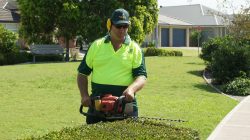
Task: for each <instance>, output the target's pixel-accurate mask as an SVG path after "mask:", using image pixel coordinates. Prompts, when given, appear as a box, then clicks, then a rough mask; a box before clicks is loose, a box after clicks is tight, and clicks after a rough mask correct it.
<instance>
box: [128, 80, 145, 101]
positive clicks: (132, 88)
mask: <svg viewBox="0 0 250 140" xmlns="http://www.w3.org/2000/svg"><path fill="white" fill-rule="evenodd" d="M145 83H146V77H145V76H138V77H136V79H135V81H134V82H133V83H132V84H131V85H129V86H128V88H127V89H126V90H125V91H124V92H123V95H124V96H125V99H126V100H127V101H132V100H134V98H135V93H136V92H137V91H139V90H141V89H142V88H143V86H144V85H145Z"/></svg>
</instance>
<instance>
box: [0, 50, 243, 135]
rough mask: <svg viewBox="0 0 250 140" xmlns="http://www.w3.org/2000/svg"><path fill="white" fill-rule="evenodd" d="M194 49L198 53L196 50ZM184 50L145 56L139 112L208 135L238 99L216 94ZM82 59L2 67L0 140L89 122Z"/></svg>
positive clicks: (200, 64)
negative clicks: (79, 79) (80, 77)
mask: <svg viewBox="0 0 250 140" xmlns="http://www.w3.org/2000/svg"><path fill="white" fill-rule="evenodd" d="M195 52H196V51H195ZM195 52H194V51H190V50H185V51H184V56H183V57H147V58H146V65H147V71H148V81H147V84H146V86H145V88H144V89H143V90H142V91H140V92H139V93H138V94H137V98H138V105H139V109H140V110H139V115H140V116H146V117H163V118H170V119H184V120H188V122H187V123H179V124H176V125H178V126H182V127H189V128H193V129H196V130H197V131H198V132H199V133H200V136H201V139H206V138H207V137H208V136H209V134H210V133H211V132H212V130H213V129H214V128H215V127H216V125H217V124H218V123H219V122H220V120H221V119H222V118H223V117H224V116H225V115H226V114H227V113H228V112H229V111H230V110H231V109H232V108H233V107H234V106H235V105H236V104H237V103H238V102H236V101H234V100H232V99H230V98H228V97H225V96H223V95H221V94H218V93H216V91H214V90H213V89H211V88H210V87H209V86H208V85H206V83H205V82H204V80H203V79H202V77H201V74H202V73H201V72H202V70H203V69H204V67H205V66H204V64H203V62H202V60H201V59H199V58H198V57H196V56H194V55H195V54H197V53H195ZM78 65H79V62H75V63H46V64H25V65H13V66H1V67H0V73H1V77H0V89H1V90H0V99H1V102H0V110H1V114H0V120H1V122H0V126H1V127H0V139H16V138H24V137H29V136H30V135H34V136H39V135H44V134H46V133H48V132H50V131H57V130H60V129H62V128H64V127H77V126H79V125H81V124H83V123H84V122H85V118H84V117H82V116H81V115H80V114H79V113H78V107H79V105H80V95H79V91H78V89H77V85H76V74H77V71H76V69H77V67H78Z"/></svg>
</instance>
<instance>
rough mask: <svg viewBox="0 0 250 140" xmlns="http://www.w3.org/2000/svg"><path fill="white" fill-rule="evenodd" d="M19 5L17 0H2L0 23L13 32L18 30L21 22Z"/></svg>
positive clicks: (0, 3)
mask: <svg viewBox="0 0 250 140" xmlns="http://www.w3.org/2000/svg"><path fill="white" fill-rule="evenodd" d="M17 5H18V4H17V2H16V0H1V1H0V24H2V25H3V26H4V27H5V28H6V29H8V30H11V31H13V32H18V28H19V23H20V14H19V12H18V6H17Z"/></svg>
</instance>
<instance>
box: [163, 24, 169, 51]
mask: <svg viewBox="0 0 250 140" xmlns="http://www.w3.org/2000/svg"><path fill="white" fill-rule="evenodd" d="M161 46H162V47H168V46H169V29H168V28H162V29H161Z"/></svg>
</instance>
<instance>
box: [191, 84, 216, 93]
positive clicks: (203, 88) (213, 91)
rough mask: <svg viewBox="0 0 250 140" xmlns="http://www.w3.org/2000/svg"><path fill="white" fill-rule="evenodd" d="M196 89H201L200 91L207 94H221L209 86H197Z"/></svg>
mask: <svg viewBox="0 0 250 140" xmlns="http://www.w3.org/2000/svg"><path fill="white" fill-rule="evenodd" d="M194 87H196V88H199V89H201V90H204V91H207V92H210V93H215V94H220V93H218V92H217V91H216V90H215V89H213V88H211V87H210V86H209V85H207V84H195V85H194Z"/></svg>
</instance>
